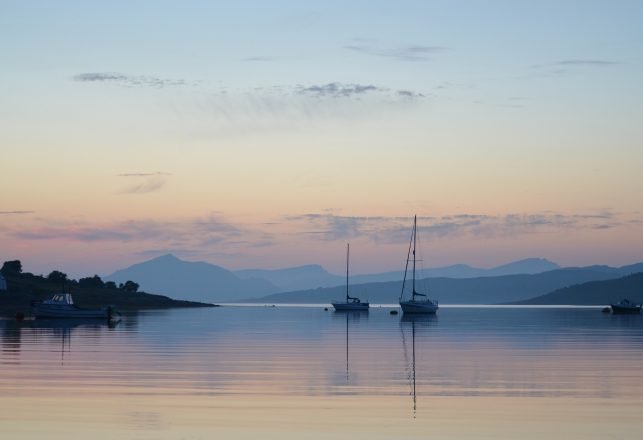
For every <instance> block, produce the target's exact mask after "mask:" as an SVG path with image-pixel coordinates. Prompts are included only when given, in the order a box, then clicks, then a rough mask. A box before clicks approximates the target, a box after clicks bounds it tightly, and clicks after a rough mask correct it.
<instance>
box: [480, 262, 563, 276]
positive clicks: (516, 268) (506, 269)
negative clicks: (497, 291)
mask: <svg viewBox="0 0 643 440" xmlns="http://www.w3.org/2000/svg"><path fill="white" fill-rule="evenodd" d="M556 269H560V266H559V265H558V264H556V263H554V262H552V261H549V260H547V259H546V258H525V259H524V260H519V261H514V262H513V263H508V264H503V265H502V266H498V267H494V268H492V269H488V270H487V271H486V276H500V275H515V274H519V273H527V274H536V273H542V272H548V271H551V270H556ZM481 276H485V275H481Z"/></svg>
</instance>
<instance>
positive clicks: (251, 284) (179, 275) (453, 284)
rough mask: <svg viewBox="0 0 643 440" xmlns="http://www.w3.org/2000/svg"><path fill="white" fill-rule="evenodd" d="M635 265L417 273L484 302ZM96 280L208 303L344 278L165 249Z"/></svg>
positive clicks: (361, 281) (374, 297) (358, 282)
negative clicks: (194, 257)
mask: <svg viewBox="0 0 643 440" xmlns="http://www.w3.org/2000/svg"><path fill="white" fill-rule="evenodd" d="M551 268H555V269H554V270H549V269H551ZM639 270H640V271H643V263H636V264H631V265H628V266H622V267H620V268H614V267H609V266H600V265H598V266H590V267H584V268H566V269H560V268H559V266H558V265H557V264H556V263H553V262H551V261H549V260H546V259H543V258H527V259H524V260H520V261H515V262H512V263H508V264H504V265H501V266H497V267H494V268H491V269H479V268H475V267H471V266H468V265H465V264H457V265H451V266H446V267H440V268H433V269H428V270H425V271H422V272H421V273H420V277H423V278H427V279H429V280H430V281H429V284H430V287H431V289H432V291H433V293H432V294H435V296H436V297H437V299H438V300H441V301H447V302H448V303H454V304H463V303H471V304H492V303H502V302H515V301H522V300H526V299H529V298H532V297H535V296H538V295H542V294H546V293H549V292H551V291H553V290H556V289H559V288H562V287H566V286H570V285H573V284H578V283H584V282H588V281H597V280H607V279H612V278H618V277H621V276H624V275H628V274H630V273H632V272H637V271H639ZM536 275H543V276H542V277H538V276H536ZM402 277H403V272H402V271H395V272H385V273H380V274H368V275H355V276H351V277H350V284H351V289H352V290H353V291H354V292H355V293H356V294H357V295H358V296H362V292H365V293H364V294H365V295H366V298H368V299H370V300H371V301H372V302H396V301H397V295H398V290H399V284H400V281H401V279H402ZM104 279H105V280H106V281H114V282H117V283H122V282H125V281H127V280H133V281H135V282H137V283H139V284H140V286H141V289H142V290H146V291H152V292H158V293H161V294H163V295H167V296H169V297H171V298H175V299H182V300H192V301H203V302H208V303H214V302H244V301H248V300H249V299H255V300H258V301H260V302H308V303H310V302H323V303H327V302H329V301H330V300H332V299H336V298H340V297H342V295H343V293H339V292H343V289H344V285H345V283H346V278H345V275H344V276H340V275H334V274H332V273H329V272H327V271H326V270H325V269H324V268H323V267H322V266H320V265H315V264H309V265H303V266H298V267H291V268H285V269H277V270H267V269H247V270H238V271H235V272H232V271H229V270H226V269H224V268H223V267H220V266H216V265H213V264H210V263H205V262H188V261H183V260H180V259H179V258H177V257H175V256H173V255H170V254H168V255H163V256H161V257H157V258H154V259H151V260H148V261H144V262H142V263H138V264H134V265H132V266H130V267H128V268H125V269H121V270H118V271H116V272H114V273H113V274H111V275H109V276H106V277H104ZM311 292H312V293H314V295H311V294H310V293H311ZM269 295H270V296H269ZM441 297H443V298H441Z"/></svg>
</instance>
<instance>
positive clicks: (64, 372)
mask: <svg viewBox="0 0 643 440" xmlns="http://www.w3.org/2000/svg"><path fill="white" fill-rule="evenodd" d="M389 310H390V309H389V308H372V309H371V311H370V312H369V313H361V314H360V313H357V314H355V313H348V314H346V313H336V312H333V311H332V309H331V310H329V311H324V309H323V307H221V308H216V309H187V310H169V311H151V312H144V313H139V314H137V315H133V316H126V317H125V319H124V320H123V321H122V322H121V323H119V324H118V325H116V326H115V327H109V326H107V325H102V324H96V323H93V324H92V323H87V322H72V323H66V322H56V321H54V322H45V321H25V322H23V323H17V322H15V321H13V320H0V331H1V333H0V341H1V349H2V351H1V354H0V437H1V438H23V439H25V438H26V439H32V438H33V439H42V438H48V439H66V440H74V439H87V438H92V439H103V438H104V439H113V438H117V437H118V438H122V439H210V438H214V437H216V438H234V439H244V438H248V439H251V438H252V439H256V438H261V439H273V438H274V439H301V438H306V439H318V438H319V439H327V438H333V439H334V440H340V439H427V438H435V439H516V438H521V439H542V438H550V439H557V438H560V439H606V438H617V439H629V438H632V439H634V438H640V437H641V435H642V430H643V419H641V413H640V411H641V408H643V368H642V366H643V318H642V317H641V316H611V315H605V314H602V313H600V311H599V310H597V309H594V308H589V309H587V308H484V307H482V308H481V307H475V308H474V307H471V308H467V307H457V308H455V307H454V308H448V307H444V308H442V309H440V311H439V314H438V315H437V316H436V317H428V318H427V317H425V318H416V319H407V318H406V317H403V316H401V315H397V316H394V315H390V314H389Z"/></svg>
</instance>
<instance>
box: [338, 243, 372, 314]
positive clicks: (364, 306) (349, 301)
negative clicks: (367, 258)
mask: <svg viewBox="0 0 643 440" xmlns="http://www.w3.org/2000/svg"><path fill="white" fill-rule="evenodd" d="M349 253H350V244H347V245H346V300H345V301H333V302H332V303H331V304H332V305H333V307H335V310H336V311H338V312H340V311H342V312H343V311H348V310H352V311H360V310H368V307H369V304H368V301H366V302H362V301H361V300H360V299H359V298H357V297H355V296H350V295H349V294H348V261H349Z"/></svg>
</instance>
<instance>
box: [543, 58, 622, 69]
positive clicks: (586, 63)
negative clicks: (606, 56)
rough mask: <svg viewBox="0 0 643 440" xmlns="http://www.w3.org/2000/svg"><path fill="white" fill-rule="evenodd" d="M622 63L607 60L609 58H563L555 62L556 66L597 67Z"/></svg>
mask: <svg viewBox="0 0 643 440" xmlns="http://www.w3.org/2000/svg"><path fill="white" fill-rule="evenodd" d="M618 64H621V63H619V62H616V61H607V60H581V59H572V60H562V61H557V62H555V63H553V64H552V65H554V66H597V67H606V66H614V65H618Z"/></svg>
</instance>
